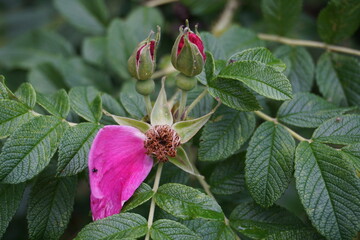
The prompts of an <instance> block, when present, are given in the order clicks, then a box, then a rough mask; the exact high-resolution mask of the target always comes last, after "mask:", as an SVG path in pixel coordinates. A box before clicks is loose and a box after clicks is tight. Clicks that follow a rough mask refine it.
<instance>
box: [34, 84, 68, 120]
mask: <svg viewBox="0 0 360 240" xmlns="http://www.w3.org/2000/svg"><path fill="white" fill-rule="evenodd" d="M36 101H37V103H38V104H39V105H40V106H42V107H43V108H44V109H45V110H46V111H48V112H49V113H50V114H52V115H54V116H57V117H61V118H66V117H67V115H68V114H69V111H70V100H69V96H68V95H67V93H66V91H65V90H64V89H61V90H59V91H57V92H56V93H55V94H51V95H45V94H41V93H38V94H37V99H36Z"/></svg>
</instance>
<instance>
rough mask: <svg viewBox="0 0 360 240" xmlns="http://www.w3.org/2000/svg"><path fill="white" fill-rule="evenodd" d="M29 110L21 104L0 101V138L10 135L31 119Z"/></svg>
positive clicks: (5, 100) (31, 115)
mask: <svg viewBox="0 0 360 240" xmlns="http://www.w3.org/2000/svg"><path fill="white" fill-rule="evenodd" d="M33 117H34V115H33V114H32V113H31V111H30V110H29V108H28V107H27V106H25V105H24V104H22V103H19V102H17V101H12V100H8V99H0V138H3V137H7V136H9V135H10V134H12V133H13V132H14V131H15V130H16V129H17V128H18V127H19V126H20V125H21V124H24V123H26V122H27V121H28V120H30V119H31V118H33Z"/></svg>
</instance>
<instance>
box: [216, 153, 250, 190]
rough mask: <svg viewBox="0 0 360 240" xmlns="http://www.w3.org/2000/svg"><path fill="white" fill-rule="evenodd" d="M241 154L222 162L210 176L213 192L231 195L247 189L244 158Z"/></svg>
mask: <svg viewBox="0 0 360 240" xmlns="http://www.w3.org/2000/svg"><path fill="white" fill-rule="evenodd" d="M240 158H241V155H235V156H233V157H231V158H230V159H228V160H226V161H224V162H220V163H219V164H218V165H217V166H216V168H215V169H214V171H213V172H212V173H211V175H210V178H209V184H210V187H211V192H213V193H215V194H222V195H229V194H233V193H237V192H240V191H242V190H244V189H245V175H244V165H245V164H244V160H243V159H240Z"/></svg>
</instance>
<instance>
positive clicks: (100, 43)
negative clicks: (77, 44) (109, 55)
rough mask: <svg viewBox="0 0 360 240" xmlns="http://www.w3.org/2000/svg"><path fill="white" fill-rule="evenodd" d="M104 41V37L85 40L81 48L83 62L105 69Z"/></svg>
mask: <svg viewBox="0 0 360 240" xmlns="http://www.w3.org/2000/svg"><path fill="white" fill-rule="evenodd" d="M106 41H107V40H106V38H105V37H87V38H85V40H84V42H83V44H82V47H81V54H82V57H83V58H84V59H85V61H87V62H88V63H91V64H94V65H96V66H99V67H105V63H106Z"/></svg>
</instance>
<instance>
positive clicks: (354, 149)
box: [341, 143, 360, 173]
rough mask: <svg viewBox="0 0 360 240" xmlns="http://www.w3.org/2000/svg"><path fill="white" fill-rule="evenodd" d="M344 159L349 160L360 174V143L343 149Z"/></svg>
mask: <svg viewBox="0 0 360 240" xmlns="http://www.w3.org/2000/svg"><path fill="white" fill-rule="evenodd" d="M341 153H342V154H343V156H344V158H346V159H349V160H350V162H351V163H352V164H353V165H354V167H355V169H356V170H357V171H358V172H359V173H360V143H356V144H353V145H349V146H347V147H344V148H342V149H341Z"/></svg>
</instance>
